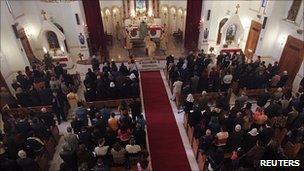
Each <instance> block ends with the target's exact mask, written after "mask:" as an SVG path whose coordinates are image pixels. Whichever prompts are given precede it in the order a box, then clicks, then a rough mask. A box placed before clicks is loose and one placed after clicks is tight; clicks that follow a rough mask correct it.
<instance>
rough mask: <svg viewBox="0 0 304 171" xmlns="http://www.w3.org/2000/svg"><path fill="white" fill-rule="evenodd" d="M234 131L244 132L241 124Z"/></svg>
mask: <svg viewBox="0 0 304 171" xmlns="http://www.w3.org/2000/svg"><path fill="white" fill-rule="evenodd" d="M234 130H235V132H240V131H241V130H242V126H241V125H240V124H237V125H236V126H235V127H234Z"/></svg>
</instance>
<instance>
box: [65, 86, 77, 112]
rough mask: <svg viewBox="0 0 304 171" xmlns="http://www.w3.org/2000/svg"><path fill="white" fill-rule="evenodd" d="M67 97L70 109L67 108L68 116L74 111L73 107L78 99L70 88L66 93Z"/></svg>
mask: <svg viewBox="0 0 304 171" xmlns="http://www.w3.org/2000/svg"><path fill="white" fill-rule="evenodd" d="M67 99H68V102H69V105H70V110H69V118H72V117H73V113H74V111H75V108H76V107H77V102H78V101H79V98H78V96H77V94H76V92H75V91H74V90H71V91H70V92H69V93H68V94H67Z"/></svg>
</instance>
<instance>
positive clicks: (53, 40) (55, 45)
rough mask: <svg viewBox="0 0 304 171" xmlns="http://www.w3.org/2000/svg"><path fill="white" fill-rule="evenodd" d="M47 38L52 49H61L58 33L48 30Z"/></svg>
mask: <svg viewBox="0 0 304 171" xmlns="http://www.w3.org/2000/svg"><path fill="white" fill-rule="evenodd" d="M46 38H47V41H48V43H49V46H50V49H59V48H60V46H59V42H58V38H57V35H56V33H54V32H53V31H48V32H46Z"/></svg>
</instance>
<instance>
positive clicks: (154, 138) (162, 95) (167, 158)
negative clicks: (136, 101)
mask: <svg viewBox="0 0 304 171" xmlns="http://www.w3.org/2000/svg"><path fill="white" fill-rule="evenodd" d="M141 85H142V91H143V99H144V107H145V115H146V119H147V125H148V128H147V130H148V138H149V147H150V153H151V159H152V168H153V170H155V171H161V170H165V171H170V170H174V171H178V170H182V171H187V170H190V165H189V162H188V159H187V156H186V152H185V149H184V146H183V143H182V140H181V137H180V134H179V131H178V127H177V124H176V121H175V118H174V114H173V111H172V109H171V105H170V102H169V99H168V96H167V93H166V89H165V86H164V83H163V81H162V78H161V75H160V72H159V71H153V72H141Z"/></svg>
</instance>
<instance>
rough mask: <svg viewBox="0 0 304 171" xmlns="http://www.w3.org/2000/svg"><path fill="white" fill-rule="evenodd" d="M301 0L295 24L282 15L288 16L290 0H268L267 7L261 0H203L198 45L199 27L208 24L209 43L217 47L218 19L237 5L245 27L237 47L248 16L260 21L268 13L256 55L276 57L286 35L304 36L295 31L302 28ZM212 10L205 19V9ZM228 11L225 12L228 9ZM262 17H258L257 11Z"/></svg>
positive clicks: (278, 56) (301, 71)
mask: <svg viewBox="0 0 304 171" xmlns="http://www.w3.org/2000/svg"><path fill="white" fill-rule="evenodd" d="M303 3H304V2H303V1H302V5H301V7H300V10H299V13H298V16H297V20H296V22H297V23H298V24H293V23H290V22H287V21H284V20H283V19H284V18H286V17H287V14H288V11H289V8H290V6H291V4H292V1H270V0H268V2H267V7H266V9H265V12H264V9H263V8H261V10H260V6H261V1H257V0H254V1H203V7H202V10H203V12H202V18H203V19H204V25H203V28H202V29H201V35H200V42H199V45H200V46H199V48H202V47H203V43H202V33H203V32H202V30H204V29H205V28H209V37H208V43H209V45H208V47H210V46H213V47H216V48H218V50H219V49H220V47H218V46H217V45H216V39H217V33H218V26H219V22H220V21H221V20H222V19H223V18H225V17H227V18H229V17H230V16H231V15H233V14H234V13H235V11H236V8H235V6H236V5H237V4H239V5H240V8H239V17H240V19H241V22H242V25H243V27H244V28H245V33H244V36H243V39H242V40H241V43H240V47H241V48H242V49H244V47H245V45H246V42H247V36H248V32H249V28H250V22H251V20H255V21H258V22H260V23H262V22H263V17H264V16H266V17H268V20H267V24H266V28H265V29H262V31H261V34H260V38H259V42H258V45H257V50H256V53H255V54H256V55H261V56H263V57H269V58H270V60H271V61H279V60H280V57H281V53H282V51H283V48H284V45H285V42H286V39H287V37H288V35H292V36H293V37H296V38H298V39H301V40H303V39H304V36H303V34H302V35H300V34H297V33H296V30H297V29H303V28H304V26H303V19H302V18H303ZM208 9H210V10H211V16H210V20H209V21H207V11H208ZM228 10H229V11H230V15H228V14H227V13H228V12H227V11H228ZM258 14H259V15H261V16H262V17H261V18H260V19H259V18H258V17H257V15H258ZM303 68H304V66H303V64H302V67H301V69H300V71H299V73H298V75H297V76H296V78H295V81H294V88H295V89H297V87H298V84H299V82H300V80H301V79H302V78H303V75H304V69H303Z"/></svg>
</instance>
